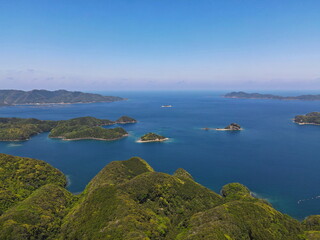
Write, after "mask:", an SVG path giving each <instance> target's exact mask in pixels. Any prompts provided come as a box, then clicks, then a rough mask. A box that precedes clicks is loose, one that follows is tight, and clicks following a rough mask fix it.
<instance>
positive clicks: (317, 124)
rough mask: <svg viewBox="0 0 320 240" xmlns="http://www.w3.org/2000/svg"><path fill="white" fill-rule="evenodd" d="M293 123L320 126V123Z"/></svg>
mask: <svg viewBox="0 0 320 240" xmlns="http://www.w3.org/2000/svg"><path fill="white" fill-rule="evenodd" d="M293 122H294V123H296V124H298V125H316V126H320V124H319V123H299V122H295V121H293Z"/></svg>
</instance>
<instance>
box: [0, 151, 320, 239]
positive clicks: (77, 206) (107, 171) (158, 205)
mask: <svg viewBox="0 0 320 240" xmlns="http://www.w3.org/2000/svg"><path fill="white" fill-rule="evenodd" d="M66 183H67V181H66V177H65V176H64V175H63V174H62V173H61V172H60V171H59V170H57V169H55V168H53V167H52V166H50V165H49V164H48V163H46V162H44V161H40V160H36V159H31V158H22V157H15V156H10V155H6V154H0V190H1V191H0V239H6V240H22V239H23V240H24V239H57V240H58V239H59V240H62V239H65V240H74V239H91V240H104V239H106V240H107V239H114V240H122V239H136V240H138V239H141V240H142V239H146V240H147V239H149V240H156V239H157V240H169V239H170V240H171V239H175V240H200V239H208V240H231V239H234V240H236V239H247V240H249V239H255V240H280V239H281V240H316V239H319V236H320V215H313V216H309V217H307V218H306V219H305V220H304V221H302V222H299V221H297V220H295V219H294V218H292V217H290V216H288V215H286V214H283V213H281V212H279V211H277V210H276V209H274V208H273V207H272V205H271V204H270V203H268V202H266V201H265V200H262V199H258V198H255V197H253V196H252V195H251V193H250V190H249V189H248V188H247V187H245V186H244V185H242V184H240V183H231V184H227V185H225V186H223V187H222V190H221V195H220V194H217V193H215V192H213V191H211V190H210V189H208V188H206V187H204V186H202V185H200V184H199V183H197V182H195V180H194V179H193V178H192V176H191V174H189V173H188V172H187V171H186V170H184V169H178V170H177V171H176V172H175V173H174V174H173V175H169V174H166V173H161V172H156V171H154V170H153V169H152V167H151V166H150V165H149V164H148V163H147V162H146V161H144V160H143V159H141V158H138V157H134V158H131V159H129V160H126V161H115V162H111V163H109V164H108V165H107V166H106V167H104V168H103V169H102V170H101V171H100V172H99V173H98V174H97V175H96V176H95V177H94V178H93V179H92V180H91V181H90V182H89V183H88V185H87V187H86V188H85V190H84V191H83V192H82V193H81V194H78V195H74V194H72V193H70V192H69V191H68V190H66V189H65V186H66Z"/></svg>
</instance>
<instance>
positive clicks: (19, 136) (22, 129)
mask: <svg viewBox="0 0 320 240" xmlns="http://www.w3.org/2000/svg"><path fill="white" fill-rule="evenodd" d="M56 125H57V122H55V121H42V120H38V119H35V118H27V119H23V118H0V141H22V140H27V139H29V138H30V137H31V136H33V135H35V134H38V133H41V132H48V131H50V130H51V129H52V128H53V127H55V126H56Z"/></svg>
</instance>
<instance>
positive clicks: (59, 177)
mask: <svg viewBox="0 0 320 240" xmlns="http://www.w3.org/2000/svg"><path fill="white" fill-rule="evenodd" d="M49 183H54V184H56V185H58V186H61V187H64V186H65V185H66V183H67V182H66V177H65V176H64V175H63V174H62V173H61V172H60V171H59V170H57V169H55V168H53V167H51V166H50V165H49V164H47V163H45V162H44V161H40V160H35V159H31V158H22V157H14V156H10V155H6V154H0V215H1V213H2V212H3V211H5V210H6V209H8V208H9V207H11V206H13V205H14V204H15V203H16V202H19V201H21V200H23V199H25V198H26V197H28V196H29V195H30V194H31V193H32V192H33V191H34V190H36V189H38V188H39V187H41V186H43V185H46V184H49ZM0 239H1V238H0Z"/></svg>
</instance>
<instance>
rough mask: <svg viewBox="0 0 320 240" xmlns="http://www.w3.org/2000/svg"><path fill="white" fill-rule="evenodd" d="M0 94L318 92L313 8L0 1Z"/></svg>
mask: <svg viewBox="0 0 320 240" xmlns="http://www.w3.org/2000/svg"><path fill="white" fill-rule="evenodd" d="M0 88H1V89H3V88H10V89H24V90H29V89H34V88H37V89H50V90H53V89H69V90H103V91H105V90H166V89H167V90H169V89H170V90H201V89H206V90H209V89H210V90H211V89H212V90H215V89H216V90H220V89H228V90H246V89H257V90H259V89H261V90H278V89H286V90H290V89H293V90H296V89H299V90H303V89H305V90H310V89H312V90H317V89H320V1H318V0H268V1H258V0H103V1H102V0H101V1H99V0H0Z"/></svg>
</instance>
